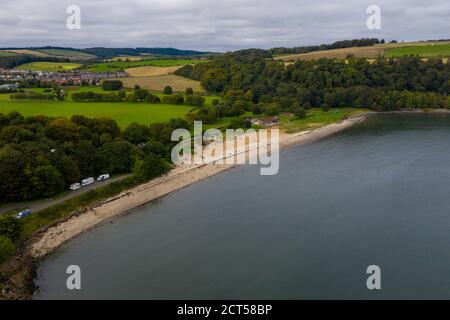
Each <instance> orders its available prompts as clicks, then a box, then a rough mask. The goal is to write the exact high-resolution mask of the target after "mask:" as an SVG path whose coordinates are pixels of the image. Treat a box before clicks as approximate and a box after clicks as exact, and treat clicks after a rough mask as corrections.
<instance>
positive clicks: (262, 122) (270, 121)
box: [248, 117, 280, 127]
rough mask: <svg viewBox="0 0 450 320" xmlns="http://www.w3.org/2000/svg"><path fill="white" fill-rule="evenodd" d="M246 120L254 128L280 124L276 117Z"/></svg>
mask: <svg viewBox="0 0 450 320" xmlns="http://www.w3.org/2000/svg"><path fill="white" fill-rule="evenodd" d="M248 120H249V121H250V122H251V123H252V125H255V126H264V127H273V126H277V125H279V124H280V118H278V117H266V118H261V119H256V118H253V119H248Z"/></svg>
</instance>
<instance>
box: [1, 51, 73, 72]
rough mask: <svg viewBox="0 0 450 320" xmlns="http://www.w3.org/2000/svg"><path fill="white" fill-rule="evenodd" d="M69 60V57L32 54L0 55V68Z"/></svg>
mask: <svg viewBox="0 0 450 320" xmlns="http://www.w3.org/2000/svg"><path fill="white" fill-rule="evenodd" d="M38 61H39V62H70V59H65V58H55V57H36V56H32V55H26V54H20V55H17V56H5V57H0V68H4V69H12V68H15V67H17V66H20V65H22V64H25V63H30V62H38Z"/></svg>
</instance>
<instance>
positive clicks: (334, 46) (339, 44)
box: [270, 38, 385, 55]
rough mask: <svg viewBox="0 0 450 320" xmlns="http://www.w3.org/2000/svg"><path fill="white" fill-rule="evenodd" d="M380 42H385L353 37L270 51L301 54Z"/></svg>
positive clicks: (273, 52)
mask: <svg viewBox="0 0 450 320" xmlns="http://www.w3.org/2000/svg"><path fill="white" fill-rule="evenodd" d="M378 43H385V41H384V39H382V40H379V39H376V38H363V39H353V40H342V41H337V42H334V43H332V44H321V45H318V46H303V47H295V48H283V47H281V48H273V49H270V52H271V53H272V54H273V55H275V54H300V53H308V52H314V51H322V50H332V49H343V48H353V47H368V46H373V45H375V44H378Z"/></svg>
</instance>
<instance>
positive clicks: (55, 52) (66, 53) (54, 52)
mask: <svg viewBox="0 0 450 320" xmlns="http://www.w3.org/2000/svg"><path fill="white" fill-rule="evenodd" d="M38 52H43V53H45V54H47V55H49V56H54V57H61V58H69V59H93V58H95V57H96V56H94V55H92V54H88V53H85V52H79V51H73V50H59V49H42V50H41V49H39V50H38Z"/></svg>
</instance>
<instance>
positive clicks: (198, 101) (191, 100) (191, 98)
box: [185, 95, 205, 107]
mask: <svg viewBox="0 0 450 320" xmlns="http://www.w3.org/2000/svg"><path fill="white" fill-rule="evenodd" d="M185 100H186V101H185V103H186V104H188V105H191V106H196V107H201V106H203V105H204V104H205V98H203V97H201V96H195V95H187V96H186V99H185Z"/></svg>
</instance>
